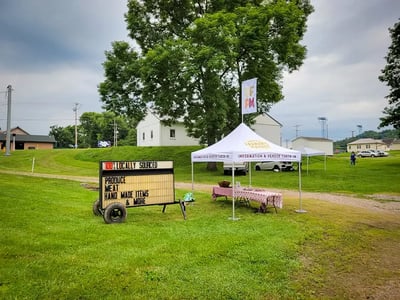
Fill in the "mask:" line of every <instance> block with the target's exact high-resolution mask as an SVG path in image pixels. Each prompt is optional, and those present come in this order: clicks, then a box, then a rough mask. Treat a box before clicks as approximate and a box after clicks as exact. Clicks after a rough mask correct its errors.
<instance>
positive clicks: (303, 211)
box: [296, 163, 307, 213]
mask: <svg viewBox="0 0 400 300" xmlns="http://www.w3.org/2000/svg"><path fill="white" fill-rule="evenodd" d="M299 205H300V208H299V209H297V210H296V212H297V213H306V212H307V211H306V210H304V209H303V207H302V199H301V167H300V163H299Z"/></svg>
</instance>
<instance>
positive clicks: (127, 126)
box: [49, 112, 137, 148]
mask: <svg viewBox="0 0 400 300" xmlns="http://www.w3.org/2000/svg"><path fill="white" fill-rule="evenodd" d="M79 123H80V124H79V125H77V133H78V134H77V138H78V143H77V144H78V147H79V148H92V147H98V142H99V141H109V142H110V143H111V145H112V146H113V145H114V143H115V142H117V144H118V145H120V146H126V145H131V146H135V145H136V125H137V121H135V120H132V119H128V118H126V117H124V116H117V115H116V114H115V113H113V112H102V113H96V112H85V113H83V114H82V115H81V117H80V118H79ZM49 135H51V136H54V138H55V140H56V141H57V143H56V148H72V147H74V145H75V125H68V126H66V127H61V126H58V125H53V126H51V127H50V132H49Z"/></svg>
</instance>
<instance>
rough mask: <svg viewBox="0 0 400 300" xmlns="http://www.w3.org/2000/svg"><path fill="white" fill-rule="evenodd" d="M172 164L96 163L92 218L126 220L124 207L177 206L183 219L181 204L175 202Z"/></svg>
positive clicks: (110, 161) (182, 205) (110, 221)
mask: <svg viewBox="0 0 400 300" xmlns="http://www.w3.org/2000/svg"><path fill="white" fill-rule="evenodd" d="M173 165H174V162H173V161H158V160H140V161H139V160H135V161H131V160H124V161H115V160H105V161H103V160H102V161H100V162H99V199H98V200H96V201H95V203H94V205H93V212H94V214H95V215H103V218H104V221H105V222H106V223H121V222H124V221H125V220H126V216H127V212H126V209H127V208H131V207H142V206H150V205H163V206H164V208H163V210H162V211H163V212H165V209H166V205H171V204H180V206H181V210H182V214H183V216H184V219H186V212H185V205H184V202H182V201H181V200H178V201H176V200H175V174H174V167H173Z"/></svg>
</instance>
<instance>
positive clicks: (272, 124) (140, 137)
mask: <svg viewBox="0 0 400 300" xmlns="http://www.w3.org/2000/svg"><path fill="white" fill-rule="evenodd" d="M251 127H252V128H253V129H254V131H255V132H256V133H257V134H258V135H260V136H262V137H263V138H265V139H267V140H269V141H271V142H273V143H274V144H277V145H281V128H282V124H280V123H279V122H278V121H276V120H275V119H274V118H272V117H271V116H270V115H268V114H264V115H259V116H258V117H256V123H255V124H254V125H252V126H251ZM136 130H137V146H141V147H146V146H147V147H149V146H194V145H199V140H198V139H195V138H192V137H189V136H188V135H187V132H186V129H185V127H184V125H183V123H179V122H178V123H175V124H173V125H171V126H167V125H165V123H164V122H163V121H162V120H161V119H160V118H159V117H157V116H156V115H154V114H152V113H150V112H149V113H148V114H147V115H146V117H145V118H144V119H143V120H142V121H140V122H139V124H138V125H137V127H136Z"/></svg>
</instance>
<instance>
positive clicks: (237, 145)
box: [191, 123, 304, 219]
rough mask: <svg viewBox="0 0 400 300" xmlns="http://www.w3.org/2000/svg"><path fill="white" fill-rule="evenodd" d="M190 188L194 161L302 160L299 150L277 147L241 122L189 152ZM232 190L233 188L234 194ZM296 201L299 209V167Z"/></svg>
mask: <svg viewBox="0 0 400 300" xmlns="http://www.w3.org/2000/svg"><path fill="white" fill-rule="evenodd" d="M191 160H192V188H193V183H194V174H193V163H194V162H229V163H231V164H233V168H232V169H233V170H234V164H235V162H259V161H291V162H298V163H299V164H300V162H301V153H300V151H296V150H290V149H287V148H284V147H281V146H278V145H276V144H274V143H272V142H270V141H268V140H266V139H264V138H263V137H261V136H259V135H258V134H257V133H255V132H254V131H253V130H251V129H250V128H249V127H248V126H247V125H246V124H244V123H241V124H240V125H239V126H238V127H236V128H235V129H234V130H233V131H232V132H231V133H230V134H228V135H227V136H226V137H225V138H223V139H222V140H220V141H218V142H217V143H215V144H213V145H211V146H209V147H207V148H204V149H201V150H198V151H195V152H192V154H191ZM232 188H233V189H235V172H232ZM234 194H235V190H233V195H234ZM299 201H300V209H299V210H297V211H298V212H304V211H303V210H302V208H301V168H299ZM232 219H236V218H235V197H233V201H232Z"/></svg>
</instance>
